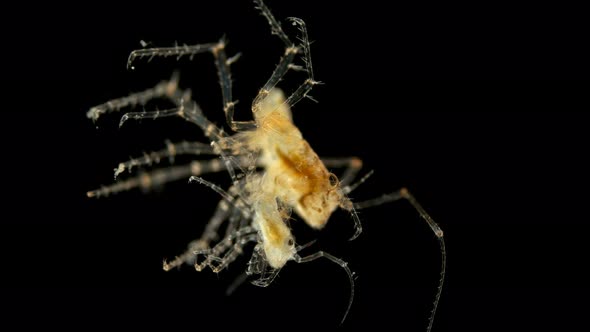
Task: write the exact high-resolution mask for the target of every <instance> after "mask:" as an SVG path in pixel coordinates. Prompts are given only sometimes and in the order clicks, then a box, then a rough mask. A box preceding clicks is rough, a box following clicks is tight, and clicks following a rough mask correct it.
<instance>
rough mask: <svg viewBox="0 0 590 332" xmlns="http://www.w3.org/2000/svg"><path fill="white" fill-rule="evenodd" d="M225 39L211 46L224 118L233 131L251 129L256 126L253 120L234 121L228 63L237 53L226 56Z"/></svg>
mask: <svg viewBox="0 0 590 332" xmlns="http://www.w3.org/2000/svg"><path fill="white" fill-rule="evenodd" d="M225 45H226V41H225V39H224V38H222V39H221V40H220V41H219V43H217V46H216V47H215V48H213V50H212V53H213V56H215V66H216V67H217V76H218V77H219V85H220V86H221V95H222V97H223V111H224V112H225V119H226V121H227V124H228V126H229V127H230V128H231V129H232V130H233V131H244V130H252V129H254V128H256V123H255V122H254V121H235V120H234V108H235V105H236V103H237V102H236V101H234V100H233V97H232V79H231V71H230V65H231V64H232V63H233V62H235V61H236V60H237V59H238V57H239V55H240V54H239V53H238V54H237V55H236V56H234V57H232V58H229V59H228V58H227V55H226V54H225Z"/></svg>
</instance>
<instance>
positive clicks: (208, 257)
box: [194, 226, 258, 273]
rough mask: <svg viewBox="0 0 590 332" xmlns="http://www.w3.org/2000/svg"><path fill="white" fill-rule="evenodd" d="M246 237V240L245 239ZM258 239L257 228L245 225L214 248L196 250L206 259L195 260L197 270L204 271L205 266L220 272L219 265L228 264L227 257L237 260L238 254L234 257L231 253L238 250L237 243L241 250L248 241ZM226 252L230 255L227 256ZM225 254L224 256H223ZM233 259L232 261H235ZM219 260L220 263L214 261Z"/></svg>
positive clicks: (196, 253)
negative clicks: (216, 263)
mask: <svg viewBox="0 0 590 332" xmlns="http://www.w3.org/2000/svg"><path fill="white" fill-rule="evenodd" d="M244 239H246V240H245V241H243V240H244ZM257 239H258V234H257V232H256V230H254V229H253V228H252V227H249V226H248V227H244V228H242V229H239V230H237V231H235V232H234V233H232V234H231V235H230V236H227V237H225V238H223V239H222V240H221V241H220V242H219V243H217V244H216V245H215V246H214V247H213V248H208V249H202V250H197V251H195V252H194V254H195V256H197V255H205V260H204V261H202V262H200V263H199V262H195V264H194V266H195V269H196V270H197V271H202V270H203V269H204V268H205V267H207V266H208V267H209V268H210V269H211V270H212V271H213V272H216V273H217V272H219V271H220V270H221V269H217V268H216V267H217V266H227V264H229V263H230V262H229V261H227V262H226V261H224V260H225V259H228V260H229V259H232V257H233V260H235V258H237V255H239V253H238V254H237V255H236V256H235V257H234V254H230V252H232V251H233V250H236V249H235V247H236V245H237V246H239V247H240V248H239V249H237V250H238V251H241V247H243V246H244V245H245V244H246V243H248V242H251V241H256V240H257ZM226 254H229V256H227V257H226ZM222 255H223V256H222ZM233 260H232V261H233ZM215 262H218V265H215V264H214V263H215Z"/></svg>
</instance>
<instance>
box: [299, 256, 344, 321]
mask: <svg viewBox="0 0 590 332" xmlns="http://www.w3.org/2000/svg"><path fill="white" fill-rule="evenodd" d="M318 258H326V259H328V260H330V261H332V262H334V263H336V264H338V265H340V267H342V268H343V269H344V270H345V271H346V274H348V279H349V281H350V300H349V301H348V307H347V308H346V312H345V313H344V316H343V317H342V320H341V321H340V324H342V323H344V320H346V316H347V315H348V312H349V311H350V307H351V306H352V300H353V299H354V272H351V271H350V268H348V263H346V262H345V261H343V260H341V259H340V258H337V257H335V256H333V255H331V254H328V253H327V252H324V251H318V252H316V253H313V254H311V255H309V256H305V257H301V256H299V255H296V256H295V261H296V262H297V263H307V262H311V261H314V260H316V259H318Z"/></svg>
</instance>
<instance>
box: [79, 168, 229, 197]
mask: <svg viewBox="0 0 590 332" xmlns="http://www.w3.org/2000/svg"><path fill="white" fill-rule="evenodd" d="M223 170H225V165H224V164H223V162H221V161H220V160H219V159H212V160H204V161H203V160H197V161H193V162H191V163H190V164H186V165H178V166H170V167H166V168H162V169H157V170H154V171H151V172H146V173H143V174H140V175H138V176H135V177H132V178H129V179H126V180H123V181H119V182H115V183H113V184H111V185H108V186H104V187H101V188H100V189H96V190H92V191H89V192H87V193H86V195H87V196H88V197H102V196H109V195H112V194H117V193H120V192H123V191H129V190H131V189H134V188H141V189H142V190H144V191H149V190H150V189H153V188H157V187H161V186H162V185H164V184H166V183H168V182H173V181H178V180H182V179H187V178H189V177H190V176H191V175H193V176H198V175H202V174H206V173H215V172H220V171H223Z"/></svg>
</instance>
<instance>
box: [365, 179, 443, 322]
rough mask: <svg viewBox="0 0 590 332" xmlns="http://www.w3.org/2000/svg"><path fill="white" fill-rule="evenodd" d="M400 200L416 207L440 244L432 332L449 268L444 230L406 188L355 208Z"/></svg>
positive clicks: (431, 314)
mask: <svg viewBox="0 0 590 332" xmlns="http://www.w3.org/2000/svg"><path fill="white" fill-rule="evenodd" d="M400 199H405V200H407V201H408V202H409V203H410V204H411V205H412V206H413V207H414V209H416V211H417V212H418V214H419V215H420V217H421V218H422V219H423V220H424V221H426V223H427V224H428V226H429V227H430V229H431V230H432V232H433V233H434V235H436V238H437V239H438V243H439V245H440V251H441V255H442V259H441V269H440V279H439V282H438V288H437V292H436V296H435V298H434V304H433V308H432V311H431V313H430V319H429V322H428V330H427V331H428V332H430V330H431V329H432V324H433V322H434V315H435V314H436V309H437V307H438V302H439V301H440V297H441V294H442V287H443V283H444V280H445V272H446V268H447V251H446V248H445V240H444V233H443V231H442V229H441V228H440V226H438V224H437V223H436V222H435V221H434V220H433V219H432V218H431V217H430V215H429V214H428V213H427V212H426V210H424V208H423V207H422V206H421V205H420V203H418V201H417V200H416V198H414V196H413V195H412V194H411V193H410V192H409V191H408V189H406V188H402V189H400V190H398V191H395V192H393V193H390V194H385V195H383V196H381V197H377V198H374V199H370V200H367V201H364V202H359V203H356V204H354V207H355V208H357V209H365V208H368V207H371V206H377V205H381V204H385V203H389V202H395V201H398V200H400Z"/></svg>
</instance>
